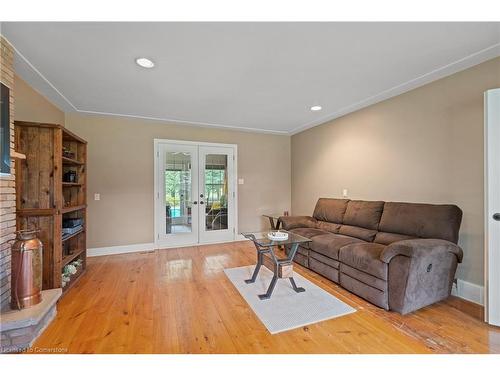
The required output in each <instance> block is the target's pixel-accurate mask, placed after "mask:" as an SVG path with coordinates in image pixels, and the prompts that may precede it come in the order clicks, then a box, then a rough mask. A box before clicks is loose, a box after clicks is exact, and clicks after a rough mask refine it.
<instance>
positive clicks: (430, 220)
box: [346, 202, 462, 243]
mask: <svg viewBox="0 0 500 375" xmlns="http://www.w3.org/2000/svg"><path fill="white" fill-rule="evenodd" d="M348 211H349V207H348ZM346 216H347V213H346ZM461 222H462V210H461V209H460V208H458V207H457V206H455V205H452V204H423V203H401V202H386V203H385V205H384V212H383V213H382V218H381V219H380V224H379V227H378V230H379V231H381V232H390V233H398V234H404V235H407V236H410V237H419V238H437V239H442V240H447V241H451V242H454V243H457V242H458V231H459V229H460V223H461Z"/></svg>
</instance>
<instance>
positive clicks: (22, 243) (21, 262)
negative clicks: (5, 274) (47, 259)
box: [11, 229, 43, 310]
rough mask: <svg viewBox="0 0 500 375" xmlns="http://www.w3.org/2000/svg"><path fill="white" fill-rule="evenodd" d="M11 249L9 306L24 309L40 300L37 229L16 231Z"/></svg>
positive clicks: (40, 281) (40, 255) (39, 258)
mask: <svg viewBox="0 0 500 375" xmlns="http://www.w3.org/2000/svg"><path fill="white" fill-rule="evenodd" d="M16 233H17V238H16V241H15V242H14V244H13V245H12V249H11V254H12V255H11V257H12V258H11V269H12V275H11V291H12V296H11V307H12V308H13V309H18V310H21V309H25V308H27V307H31V306H34V305H36V304H38V303H40V302H42V249H43V244H42V242H41V241H40V240H39V239H38V237H37V233H38V230H29V229H26V230H20V231H17V232H16Z"/></svg>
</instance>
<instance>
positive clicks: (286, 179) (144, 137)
mask: <svg viewBox="0 0 500 375" xmlns="http://www.w3.org/2000/svg"><path fill="white" fill-rule="evenodd" d="M66 126H67V127H68V128H69V129H70V130H71V131H74V132H75V133H76V134H78V135H79V136H81V137H83V138H85V139H86V140H87V141H88V186H89V189H88V195H87V196H88V206H89V207H88V228H89V232H88V235H87V241H88V247H89V248H94V247H106V246H116V245H129V244H136V243H150V242H153V236H154V218H153V210H154V209H153V188H154V186H153V179H154V175H153V161H154V160H153V139H154V138H163V139H179V140H189V141H202V142H218V143H235V144H237V145H238V176H239V177H240V178H244V180H245V184H244V185H238V206H239V207H238V208H239V215H238V216H239V217H238V219H239V231H240V232H241V231H259V230H261V229H263V228H267V225H268V224H266V222H265V221H264V220H263V219H262V217H261V214H263V213H266V212H274V211H283V210H284V209H289V208H290V137H288V136H279V135H267V134H257V133H247V132H238V131H230V130H220V129H214V128H203V127H194V126H188V125H174V124H168V123H162V122H158V121H148V120H139V119H130V118H123V117H106V116H91V115H82V114H72V113H68V114H66ZM94 193H100V194H101V200H100V201H94V200H93V197H94Z"/></svg>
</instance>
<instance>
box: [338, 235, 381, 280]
mask: <svg viewBox="0 0 500 375" xmlns="http://www.w3.org/2000/svg"><path fill="white" fill-rule="evenodd" d="M385 248H386V246H385V245H382V244H378V243H373V242H357V243H352V244H350V245H346V246H344V247H342V248H341V249H340V251H339V260H340V262H341V263H345V264H347V265H348V266H351V267H352V268H355V269H357V270H359V271H363V272H366V273H368V274H370V275H372V276H375V277H377V278H379V279H382V280H387V263H384V262H382V261H381V260H380V254H381V253H382V251H384V249H385Z"/></svg>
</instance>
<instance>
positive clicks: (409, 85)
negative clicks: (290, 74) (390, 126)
mask: <svg viewBox="0 0 500 375" xmlns="http://www.w3.org/2000/svg"><path fill="white" fill-rule="evenodd" d="M498 56H500V43H498V44H494V45H492V46H490V47H488V48H485V49H483V50H481V51H478V52H475V53H473V54H471V55H469V56H466V57H463V58H461V59H459V60H457V61H454V62H452V63H450V64H447V65H445V66H442V67H440V68H437V69H434V70H432V71H430V72H428V73H425V74H423V75H421V76H420V77H417V78H414V79H412V80H409V81H407V82H404V83H402V84H400V85H397V86H394V87H391V88H390V89H387V90H383V91H381V92H379V93H378V94H375V95H373V96H370V97H368V98H365V99H363V100H360V101H359V102H357V103H354V104H351V105H349V106H347V107H344V108H342V109H340V110H338V111H335V112H332V113H329V114H327V115H325V116H323V117H321V118H319V119H317V120H314V121H311V122H309V123H307V124H304V125H302V126H299V127H297V128H295V129H293V130H291V131H290V135H294V134H298V133H300V132H303V131H304V130H307V129H310V128H312V127H315V126H318V125H321V124H324V123H326V122H329V121H332V120H335V119H336V118H339V117H342V116H345V115H347V114H349V113H352V112H355V111H359V110H360V109H363V108H365V107H368V106H370V105H373V104H376V103H379V102H382V101H384V100H387V99H390V98H393V97H395V96H398V95H401V94H404V93H405V92H408V91H411V90H413V89H416V88H418V87H421V86H424V85H426V84H428V83H431V82H433V81H437V80H438V79H441V78H444V77H447V76H449V75H452V74H454V73H458V72H460V71H462V70H465V69H468V68H471V67H473V66H474V65H478V64H481V63H482V62H485V61H487V60H491V59H494V58H495V57H498Z"/></svg>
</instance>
